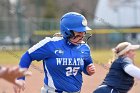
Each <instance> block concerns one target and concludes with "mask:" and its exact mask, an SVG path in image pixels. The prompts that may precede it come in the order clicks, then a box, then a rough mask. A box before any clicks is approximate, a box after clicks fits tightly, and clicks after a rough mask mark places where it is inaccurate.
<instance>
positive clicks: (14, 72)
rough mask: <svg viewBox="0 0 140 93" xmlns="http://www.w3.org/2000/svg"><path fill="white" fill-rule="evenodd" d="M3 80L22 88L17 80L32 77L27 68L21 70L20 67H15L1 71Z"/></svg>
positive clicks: (4, 68)
mask: <svg viewBox="0 0 140 93" xmlns="http://www.w3.org/2000/svg"><path fill="white" fill-rule="evenodd" d="M1 74H2V75H1V78H3V79H5V80H7V81H8V82H11V83H13V84H15V85H16V86H18V87H21V85H20V83H18V82H17V81H16V79H17V78H19V77H22V76H30V75H31V72H30V71H27V69H26V68H19V67H13V68H6V67H3V68H2V70H1Z"/></svg>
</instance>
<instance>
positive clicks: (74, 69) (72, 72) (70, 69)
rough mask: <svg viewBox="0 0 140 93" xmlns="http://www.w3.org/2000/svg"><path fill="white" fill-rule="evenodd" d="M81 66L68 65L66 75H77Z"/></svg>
mask: <svg viewBox="0 0 140 93" xmlns="http://www.w3.org/2000/svg"><path fill="white" fill-rule="evenodd" d="M79 68H80V67H67V68H66V76H70V75H74V76H75V75H76V74H77V72H78V70H79Z"/></svg>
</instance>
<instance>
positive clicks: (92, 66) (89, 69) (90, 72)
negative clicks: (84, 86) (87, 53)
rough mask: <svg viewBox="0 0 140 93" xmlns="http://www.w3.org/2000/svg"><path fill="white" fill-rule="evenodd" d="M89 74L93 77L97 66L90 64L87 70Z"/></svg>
mask: <svg viewBox="0 0 140 93" xmlns="http://www.w3.org/2000/svg"><path fill="white" fill-rule="evenodd" d="M86 70H87V72H88V74H89V75H90V76H91V75H93V74H94V73H95V66H94V65H93V64H89V65H88V66H87V68H86Z"/></svg>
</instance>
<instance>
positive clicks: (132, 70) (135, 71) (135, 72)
mask: <svg viewBox="0 0 140 93" xmlns="http://www.w3.org/2000/svg"><path fill="white" fill-rule="evenodd" d="M124 71H125V72H126V73H127V74H129V75H130V76H132V77H134V78H136V79H139V80H140V69H139V68H138V67H136V66H135V65H133V64H128V65H126V66H125V68H124Z"/></svg>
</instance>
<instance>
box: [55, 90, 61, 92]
mask: <svg viewBox="0 0 140 93" xmlns="http://www.w3.org/2000/svg"><path fill="white" fill-rule="evenodd" d="M55 92H57V93H63V91H61V90H55Z"/></svg>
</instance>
